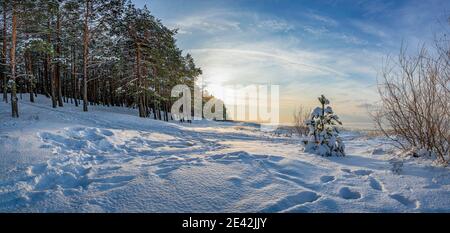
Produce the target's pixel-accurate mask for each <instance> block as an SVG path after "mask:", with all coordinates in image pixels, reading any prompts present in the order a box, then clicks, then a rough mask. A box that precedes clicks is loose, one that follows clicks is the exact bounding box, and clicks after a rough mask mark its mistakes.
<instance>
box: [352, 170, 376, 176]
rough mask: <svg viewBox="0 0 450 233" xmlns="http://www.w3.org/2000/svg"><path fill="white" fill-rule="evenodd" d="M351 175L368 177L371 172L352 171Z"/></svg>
mask: <svg viewBox="0 0 450 233" xmlns="http://www.w3.org/2000/svg"><path fill="white" fill-rule="evenodd" d="M353 173H354V174H356V175H358V176H368V175H370V174H372V173H373V171H371V170H356V171H353Z"/></svg>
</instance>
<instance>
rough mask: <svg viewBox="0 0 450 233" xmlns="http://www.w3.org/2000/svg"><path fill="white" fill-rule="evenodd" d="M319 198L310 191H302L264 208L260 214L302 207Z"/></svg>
mask: <svg viewBox="0 0 450 233" xmlns="http://www.w3.org/2000/svg"><path fill="white" fill-rule="evenodd" d="M320 197H321V196H320V195H318V194H317V193H315V192H312V191H303V192H299V193H297V194H295V195H291V196H287V197H284V198H282V199H280V200H278V201H276V203H275V204H273V205H271V206H269V207H266V208H264V209H263V210H262V211H261V212H271V213H273V212H280V211H283V210H286V209H289V208H291V207H293V206H298V205H302V204H305V203H309V202H315V201H316V200H317V199H319V198H320Z"/></svg>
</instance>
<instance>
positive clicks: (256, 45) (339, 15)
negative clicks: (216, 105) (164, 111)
mask: <svg viewBox="0 0 450 233" xmlns="http://www.w3.org/2000/svg"><path fill="white" fill-rule="evenodd" d="M133 2H134V3H135V4H136V5H137V6H139V7H142V6H144V5H146V6H147V7H148V8H149V9H150V11H151V12H152V14H153V15H154V16H156V17H157V18H159V19H161V20H162V22H163V23H164V24H165V25H166V26H168V27H169V28H178V34H177V37H176V38H177V41H178V45H179V47H180V48H181V49H183V50H184V51H185V52H188V53H190V54H192V55H193V57H194V59H195V61H196V64H197V65H198V66H199V67H201V69H202V70H203V75H202V76H201V79H203V83H204V84H205V85H206V88H207V89H208V90H209V91H210V92H212V94H214V95H216V96H218V97H219V98H220V97H221V95H222V91H223V90H224V89H226V88H233V87H234V86H235V85H243V86H246V85H279V90H280V120H281V121H283V122H291V121H292V115H293V112H294V111H295V109H297V108H298V107H299V106H304V107H305V108H306V109H308V108H312V107H314V106H316V105H317V103H318V102H317V97H318V96H320V95H321V94H325V96H326V97H328V99H330V101H331V105H332V106H333V109H334V111H335V112H336V113H337V114H338V115H339V116H340V117H341V119H342V120H343V122H344V124H345V123H346V122H347V123H349V124H353V125H356V124H367V123H370V117H369V114H368V111H369V110H368V108H370V107H371V106H373V105H374V104H377V103H378V94H377V86H376V83H377V77H378V75H379V72H380V69H381V67H382V64H383V60H384V59H385V58H386V57H387V56H395V55H396V54H398V51H399V48H400V46H401V44H402V43H404V44H405V45H406V46H407V47H408V49H410V50H411V51H417V49H418V47H419V46H420V45H421V44H422V43H427V44H430V45H431V43H432V41H433V39H434V38H435V35H436V33H439V32H440V31H443V28H445V27H446V24H448V16H449V15H450V1H445V0H442V1H438V0H430V1H422V0H409V1H404V0H393V1H386V0H384V1H381V0H378V1H377V0H354V1H350V0H322V1H303V0H133Z"/></svg>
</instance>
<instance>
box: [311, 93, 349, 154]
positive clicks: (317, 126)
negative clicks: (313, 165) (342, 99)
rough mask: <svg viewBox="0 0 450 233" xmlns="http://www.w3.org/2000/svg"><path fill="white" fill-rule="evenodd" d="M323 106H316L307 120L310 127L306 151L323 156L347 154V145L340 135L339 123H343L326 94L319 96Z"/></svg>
mask: <svg viewBox="0 0 450 233" xmlns="http://www.w3.org/2000/svg"><path fill="white" fill-rule="evenodd" d="M319 102H320V104H321V107H317V108H315V109H314V110H313V111H312V112H311V115H310V117H309V119H308V120H306V122H305V123H306V125H307V126H308V128H309V133H308V141H307V142H306V146H305V152H309V153H314V154H318V155H321V156H345V152H344V149H345V146H344V143H343V142H342V140H341V138H340V137H339V130H338V129H337V127H336V126H337V125H338V124H339V125H342V122H341V121H339V117H338V116H337V115H335V114H334V112H333V109H332V108H331V107H330V106H327V105H329V104H330V101H329V100H328V99H327V98H325V96H324V95H321V96H320V97H319Z"/></svg>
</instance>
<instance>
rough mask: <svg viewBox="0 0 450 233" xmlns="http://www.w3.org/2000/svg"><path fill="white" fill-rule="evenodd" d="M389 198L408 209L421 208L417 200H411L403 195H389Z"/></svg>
mask: <svg viewBox="0 0 450 233" xmlns="http://www.w3.org/2000/svg"><path fill="white" fill-rule="evenodd" d="M389 197H391V198H392V199H394V200H396V201H398V202H400V203H401V204H403V205H404V206H406V207H408V208H412V209H417V208H419V206H420V202H419V201H417V200H411V199H409V198H407V197H405V196H403V195H401V194H398V193H397V194H391V195H389Z"/></svg>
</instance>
